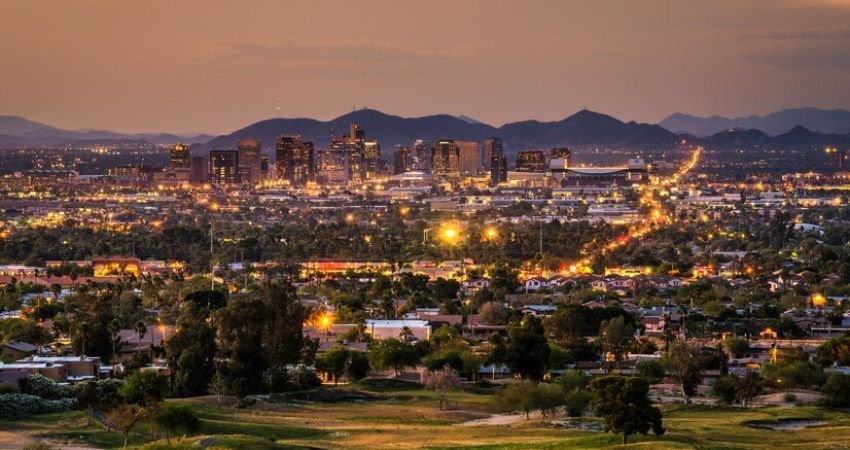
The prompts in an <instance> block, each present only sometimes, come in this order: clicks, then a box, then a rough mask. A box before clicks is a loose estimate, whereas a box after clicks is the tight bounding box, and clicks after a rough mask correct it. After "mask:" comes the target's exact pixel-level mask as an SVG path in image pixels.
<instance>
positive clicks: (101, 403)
mask: <svg viewBox="0 0 850 450" xmlns="http://www.w3.org/2000/svg"><path fill="white" fill-rule="evenodd" d="M122 386H124V380H121V379H118V378H106V379H103V380H96V381H95V380H90V381H84V382H82V383H77V384H76V385H74V395H75V397H76V398H77V405H79V406H80V407H81V408H86V409H88V410H89V412H90V414H89V415H88V417H87V419H88V420H90V419H91V416H93V415H94V414H95V413H97V412H103V411H109V410H111V409H112V408H114V407H116V406H118V405H119V404H120V402H121V396H120V395H119V394H118V393H119V391H120V390H121V387H122Z"/></svg>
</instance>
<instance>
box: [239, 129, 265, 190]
mask: <svg viewBox="0 0 850 450" xmlns="http://www.w3.org/2000/svg"><path fill="white" fill-rule="evenodd" d="M262 147H263V142H262V141H260V140H259V139H242V140H240V141H239V142H237V143H236V149H237V150H238V151H239V179H240V181H241V182H242V183H256V182H258V181H260V178H261V177H260V157H261V155H262Z"/></svg>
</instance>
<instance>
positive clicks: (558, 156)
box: [549, 147, 570, 169]
mask: <svg viewBox="0 0 850 450" xmlns="http://www.w3.org/2000/svg"><path fill="white" fill-rule="evenodd" d="M549 166H550V167H552V168H555V167H557V168H558V169H566V168H568V167H570V149H568V148H567V147H555V148H553V149H552V150H550V151H549Z"/></svg>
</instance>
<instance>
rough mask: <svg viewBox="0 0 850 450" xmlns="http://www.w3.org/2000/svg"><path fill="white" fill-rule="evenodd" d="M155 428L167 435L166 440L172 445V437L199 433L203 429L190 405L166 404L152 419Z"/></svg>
mask: <svg viewBox="0 0 850 450" xmlns="http://www.w3.org/2000/svg"><path fill="white" fill-rule="evenodd" d="M151 421H152V422H153V424H154V426H155V427H156V428H158V429H159V430H161V431H162V432H163V433H165V440H166V442H168V443H169V444H171V435H172V434H177V433H180V432H183V433H184V434H194V433H197V432H198V430H199V429H200V428H201V421H200V420H199V419H198V416H196V415H195V413H194V412H193V411H192V408H191V407H190V406H189V405H182V404H177V403H166V404H164V405H162V407H160V408H159V409H158V410H157V411H156V412H155V413H154V414H153V415H152V417H151Z"/></svg>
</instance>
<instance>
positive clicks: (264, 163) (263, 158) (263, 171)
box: [260, 155, 269, 180]
mask: <svg viewBox="0 0 850 450" xmlns="http://www.w3.org/2000/svg"><path fill="white" fill-rule="evenodd" d="M260 179H261V180H268V179H269V156H268V155H260Z"/></svg>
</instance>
